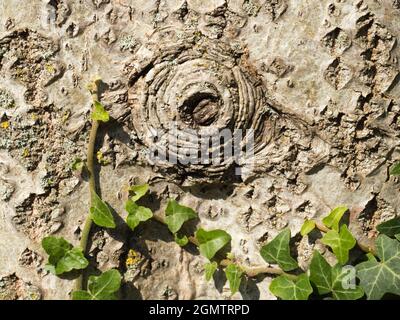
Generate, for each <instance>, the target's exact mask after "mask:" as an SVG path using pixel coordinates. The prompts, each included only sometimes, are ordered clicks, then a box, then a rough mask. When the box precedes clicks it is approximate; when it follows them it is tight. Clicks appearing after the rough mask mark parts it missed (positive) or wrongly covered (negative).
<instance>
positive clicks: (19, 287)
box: [0, 273, 42, 300]
mask: <svg viewBox="0 0 400 320" xmlns="http://www.w3.org/2000/svg"><path fill="white" fill-rule="evenodd" d="M41 296H42V294H41V292H40V290H39V288H37V287H36V286H34V285H32V284H31V283H29V282H25V281H23V280H22V279H21V278H19V277H17V275H16V274H15V273H14V274H11V275H8V276H5V277H2V278H0V300H40V299H41Z"/></svg>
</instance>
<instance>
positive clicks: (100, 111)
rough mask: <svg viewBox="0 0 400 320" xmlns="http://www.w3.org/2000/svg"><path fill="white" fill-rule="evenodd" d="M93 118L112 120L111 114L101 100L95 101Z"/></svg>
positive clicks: (103, 120)
mask: <svg viewBox="0 0 400 320" xmlns="http://www.w3.org/2000/svg"><path fill="white" fill-rule="evenodd" d="M92 119H93V120H96V121H102V122H108V121H109V120H110V115H109V114H108V112H107V111H106V109H105V108H104V106H103V105H102V104H101V103H100V102H99V101H95V102H94V103H93V112H92Z"/></svg>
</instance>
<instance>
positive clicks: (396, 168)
mask: <svg viewBox="0 0 400 320" xmlns="http://www.w3.org/2000/svg"><path fill="white" fill-rule="evenodd" d="M390 174H391V175H392V176H399V175H400V162H397V163H395V164H394V165H393V167H392V168H391V169H390Z"/></svg>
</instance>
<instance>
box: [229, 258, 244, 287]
mask: <svg viewBox="0 0 400 320" xmlns="http://www.w3.org/2000/svg"><path fill="white" fill-rule="evenodd" d="M225 275H226V278H227V279H228V282H229V288H230V289H231V294H235V293H236V292H238V290H239V287H240V282H241V281H242V275H243V270H242V269H241V268H240V267H239V266H238V265H236V264H234V263H232V264H230V265H228V266H227V267H226V268H225Z"/></svg>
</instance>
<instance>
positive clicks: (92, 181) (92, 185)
mask: <svg viewBox="0 0 400 320" xmlns="http://www.w3.org/2000/svg"><path fill="white" fill-rule="evenodd" d="M99 83H100V81H99V80H95V81H94V82H93V87H91V93H92V99H93V102H94V101H98V100H99ZM93 106H94V103H93ZM99 125H100V123H99V121H97V120H94V119H92V128H91V129H90V135H89V143H88V147H87V160H86V166H87V171H88V174H89V193H90V200H89V206H90V207H92V206H93V194H94V193H96V189H97V187H96V176H95V169H94V166H95V158H94V154H95V148H96V138H97V131H98V129H99ZM90 207H89V208H90ZM92 224H93V222H92V219H91V217H90V215H88V216H87V217H86V220H85V224H84V226H83V229H82V234H81V240H80V247H81V248H82V250H83V254H84V255H85V256H86V255H87V253H88V250H89V248H88V242H89V236H90V231H91V229H92ZM84 277H85V272H84V271H82V273H81V274H80V276H79V277H78V278H77V279H76V280H75V290H77V291H78V290H83V289H85V286H84Z"/></svg>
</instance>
